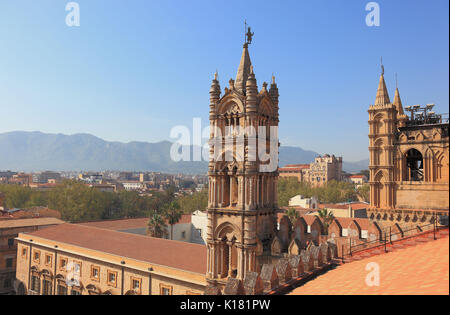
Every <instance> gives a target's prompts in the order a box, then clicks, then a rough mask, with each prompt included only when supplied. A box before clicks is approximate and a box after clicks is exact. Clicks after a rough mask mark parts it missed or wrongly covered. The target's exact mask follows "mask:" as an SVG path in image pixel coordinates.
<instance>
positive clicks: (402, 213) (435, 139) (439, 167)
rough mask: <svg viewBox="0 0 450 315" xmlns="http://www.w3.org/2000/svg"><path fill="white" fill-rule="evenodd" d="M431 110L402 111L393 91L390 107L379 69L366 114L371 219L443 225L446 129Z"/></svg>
mask: <svg viewBox="0 0 450 315" xmlns="http://www.w3.org/2000/svg"><path fill="white" fill-rule="evenodd" d="M433 106H434V105H433V104H428V105H426V106H424V107H421V106H420V105H414V106H407V107H405V108H404V107H403V105H402V101H401V99H400V93H399V90H398V88H397V89H396V91H395V96H394V101H393V102H391V101H390V98H389V94H388V91H387V88H386V83H385V81H384V69H383V71H382V74H381V76H380V81H379V86H378V91H377V96H376V100H375V104H374V105H371V106H370V108H369V111H368V112H369V143H370V144H369V152H370V164H369V169H370V182H369V184H370V209H369V211H368V215H369V217H370V219H373V220H377V221H385V222H396V223H397V222H399V223H407V222H426V221H431V220H433V218H434V216H435V215H436V216H439V217H441V218H445V217H446V218H447V220H448V211H449V196H448V193H449V123H448V119H447V120H446V119H443V117H442V115H437V114H436V113H434V112H433V111H432V108H433ZM405 110H406V111H409V112H410V115H407V114H405Z"/></svg>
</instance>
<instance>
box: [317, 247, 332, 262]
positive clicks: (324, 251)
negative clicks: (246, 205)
mask: <svg viewBox="0 0 450 315" xmlns="http://www.w3.org/2000/svg"><path fill="white" fill-rule="evenodd" d="M319 249H320V253H321V256H322V260H323V262H325V263H327V262H329V261H330V260H331V250H330V247H329V246H328V244H327V243H322V244H320V246H319Z"/></svg>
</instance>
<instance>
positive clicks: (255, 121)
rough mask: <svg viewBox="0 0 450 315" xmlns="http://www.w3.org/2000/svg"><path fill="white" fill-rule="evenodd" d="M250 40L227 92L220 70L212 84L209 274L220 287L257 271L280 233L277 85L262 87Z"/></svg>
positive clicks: (211, 280) (209, 280)
mask: <svg viewBox="0 0 450 315" xmlns="http://www.w3.org/2000/svg"><path fill="white" fill-rule="evenodd" d="M249 42H250V41H248V42H247V43H245V44H244V47H243V52H242V57H241V61H240V64H239V68H238V72H237V76H236V80H233V79H231V80H230V81H229V87H228V88H225V93H224V95H221V89H220V85H219V81H218V76H217V73H216V74H215V76H214V80H213V81H212V85H211V90H210V111H209V114H210V116H209V118H210V127H211V134H210V162H209V170H208V176H209V200H208V234H207V238H208V239H207V249H208V254H207V276H206V278H207V280H208V282H209V283H210V284H213V285H217V286H219V287H220V286H222V285H223V284H224V283H225V281H226V279H227V278H228V277H235V278H238V279H243V278H244V277H245V274H246V272H247V271H257V269H258V267H257V266H258V256H260V255H261V254H262V253H263V252H264V250H267V249H268V248H269V247H270V242H271V240H272V239H273V238H274V237H275V233H276V210H277V208H278V207H277V179H278V146H279V142H278V135H277V132H275V130H274V129H276V128H277V127H278V88H277V85H276V83H275V78H274V77H272V84H271V85H270V89H269V90H268V89H267V83H264V84H263V87H262V89H261V90H259V91H258V86H257V84H256V79H255V74H254V72H253V66H252V63H251V60H250V55H249V50H248V45H249ZM258 127H260V128H258ZM262 127H266V129H263V128H262ZM270 127H272V129H271V128H270ZM271 135H272V137H271ZM269 150H271V151H269ZM275 151H276V152H275ZM261 152H262V153H265V152H270V153H275V157H274V156H273V154H271V155H270V158H269V159H267V155H266V156H265V157H264V154H261ZM263 157H264V158H263Z"/></svg>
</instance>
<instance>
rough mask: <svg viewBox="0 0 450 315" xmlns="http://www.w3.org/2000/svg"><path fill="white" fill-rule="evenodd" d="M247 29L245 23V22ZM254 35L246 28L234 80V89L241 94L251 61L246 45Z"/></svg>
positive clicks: (243, 92) (243, 90)
mask: <svg viewBox="0 0 450 315" xmlns="http://www.w3.org/2000/svg"><path fill="white" fill-rule="evenodd" d="M245 26H246V27H247V22H245ZM253 35H254V33H252V32H251V28H250V27H248V32H247V34H245V43H244V48H243V51H242V57H241V62H240V63H239V68H238V72H237V75H236V80H235V85H234V86H235V88H236V90H237V91H238V92H239V93H241V94H245V87H246V83H247V80H248V76H249V74H250V69H251V67H252V61H251V60H250V54H249V53H248V45H249V44H251V43H252V38H253Z"/></svg>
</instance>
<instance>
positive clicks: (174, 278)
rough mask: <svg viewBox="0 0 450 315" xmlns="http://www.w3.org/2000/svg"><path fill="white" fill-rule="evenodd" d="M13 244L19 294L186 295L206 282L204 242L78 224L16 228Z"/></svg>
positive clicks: (199, 288)
mask: <svg viewBox="0 0 450 315" xmlns="http://www.w3.org/2000/svg"><path fill="white" fill-rule="evenodd" d="M17 243H18V249H17V269H16V270H17V271H16V278H17V281H16V283H15V288H16V292H17V293H18V294H29V295H99V294H105V295H131V294H132V295H140V294H142V295H171V294H177V295H185V294H188V295H189V294H201V293H203V291H204V288H205V285H206V281H205V273H206V261H205V257H206V247H205V246H204V245H199V244H192V243H186V242H178V241H172V240H166V239H158V238H152V237H148V236H142V235H136V234H131V233H123V232H118V231H112V230H106V229H101V228H97V227H91V226H84V225H78V224H62V225H58V226H55V227H51V228H47V229H45V230H40V231H37V232H34V233H29V234H26V233H21V234H19V236H18V238H17ZM180 257H184V258H186V259H180Z"/></svg>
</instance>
